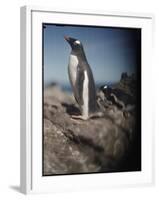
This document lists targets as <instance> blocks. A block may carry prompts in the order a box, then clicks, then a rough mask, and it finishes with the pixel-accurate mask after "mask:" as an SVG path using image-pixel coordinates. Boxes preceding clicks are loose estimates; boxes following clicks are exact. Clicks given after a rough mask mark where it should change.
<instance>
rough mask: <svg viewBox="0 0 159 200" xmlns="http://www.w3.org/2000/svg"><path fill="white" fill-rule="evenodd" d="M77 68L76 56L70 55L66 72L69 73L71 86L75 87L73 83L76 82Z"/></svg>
mask: <svg viewBox="0 0 159 200" xmlns="http://www.w3.org/2000/svg"><path fill="white" fill-rule="evenodd" d="M77 66H78V59H77V56H75V55H70V58H69V64H68V72H69V78H70V81H71V83H72V84H73V85H75V82H76V76H77Z"/></svg>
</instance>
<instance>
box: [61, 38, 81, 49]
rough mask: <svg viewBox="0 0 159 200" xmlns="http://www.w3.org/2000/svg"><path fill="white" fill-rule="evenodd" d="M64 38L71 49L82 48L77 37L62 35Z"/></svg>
mask: <svg viewBox="0 0 159 200" xmlns="http://www.w3.org/2000/svg"><path fill="white" fill-rule="evenodd" d="M64 38H65V40H66V41H67V42H68V43H69V44H70V46H71V48H72V50H73V51H80V50H83V45H82V43H81V42H80V41H79V40H78V39H75V38H71V37H68V36H64Z"/></svg>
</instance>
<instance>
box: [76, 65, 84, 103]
mask: <svg viewBox="0 0 159 200" xmlns="http://www.w3.org/2000/svg"><path fill="white" fill-rule="evenodd" d="M83 81H84V71H83V70H80V69H78V73H77V79H76V83H75V91H74V92H75V99H76V101H77V103H78V104H79V105H83V92H82V91H83Z"/></svg>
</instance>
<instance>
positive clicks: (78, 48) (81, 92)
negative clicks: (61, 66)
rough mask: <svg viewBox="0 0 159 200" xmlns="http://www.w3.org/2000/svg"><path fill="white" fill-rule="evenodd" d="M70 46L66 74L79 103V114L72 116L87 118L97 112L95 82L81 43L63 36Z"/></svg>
mask: <svg viewBox="0 0 159 200" xmlns="http://www.w3.org/2000/svg"><path fill="white" fill-rule="evenodd" d="M64 38H65V40H66V41H67V42H68V43H69V44H70V46H71V49H72V51H71V54H70V57H69V64H68V74H69V79H70V83H71V86H72V90H73V94H74V97H75V100H76V102H77V103H78V105H79V109H80V112H81V115H80V116H72V117H73V118H79V119H83V120H87V119H89V118H91V117H93V116H95V115H96V114H97V113H98V107H97V101H96V89H95V82H94V78H93V74H92V70H91V68H90V66H89V64H88V62H87V58H86V55H85V52H84V48H83V45H82V43H81V42H80V41H79V40H78V39H74V38H71V37H68V36H64Z"/></svg>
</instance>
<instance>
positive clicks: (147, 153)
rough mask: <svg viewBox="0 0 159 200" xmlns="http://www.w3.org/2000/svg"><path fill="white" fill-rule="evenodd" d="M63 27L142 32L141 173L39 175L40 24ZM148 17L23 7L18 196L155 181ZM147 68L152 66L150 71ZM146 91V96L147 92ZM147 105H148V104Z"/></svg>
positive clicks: (150, 29)
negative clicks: (132, 29) (87, 26)
mask: <svg viewBox="0 0 159 200" xmlns="http://www.w3.org/2000/svg"><path fill="white" fill-rule="evenodd" d="M43 22H45V23H62V24H82V25H99V26H100V25H101V26H113V27H118V26H119V27H134V28H141V29H142V133H141V134H142V170H141V171H139V172H124V173H118V172H117V173H102V174H93V175H92V174H85V175H67V176H65V175H61V176H49V177H43V176H42V134H41V133H42V130H41V127H42V126H41V123H42V110H41V109H42V107H41V105H42V91H41V87H39V86H41V85H42V68H40V67H39V66H42V63H41V62H42V59H41V56H42V35H41V30H40V29H41V24H42V23H43ZM152 30H153V16H152V15H151V14H138V13H137V14H136V13H117V12H105V11H87V10H85V11H83V10H82V11H80V10H72V11H70V10H69V11H67V10H63V9H60V10H56V9H51V8H43V7H35V6H24V7H22V8H21V149H20V150H21V157H20V158H21V174H20V176H21V183H20V185H21V192H23V193H25V194H28V193H43V192H62V191H79V190H88V189H91V190H92V189H105V188H107V187H121V186H139V185H151V184H152V183H153V182H154V164H153V162H154V132H153V121H152V120H153V117H152V114H153V112H152V90H151V87H152V85H151V82H152V78H153V77H152V76H151V73H152V67H153V66H152V35H153V34H152ZM150 66H151V67H150ZM147 91H148V93H147ZM147 105H148V106H147Z"/></svg>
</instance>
